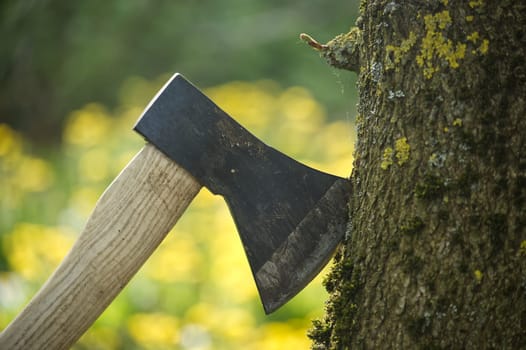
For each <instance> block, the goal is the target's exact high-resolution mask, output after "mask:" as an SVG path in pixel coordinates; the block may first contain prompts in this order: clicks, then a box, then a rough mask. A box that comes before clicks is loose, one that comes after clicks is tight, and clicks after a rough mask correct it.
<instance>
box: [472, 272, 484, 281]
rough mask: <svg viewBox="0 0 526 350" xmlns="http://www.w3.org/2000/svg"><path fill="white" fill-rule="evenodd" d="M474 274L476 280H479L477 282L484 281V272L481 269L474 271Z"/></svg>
mask: <svg viewBox="0 0 526 350" xmlns="http://www.w3.org/2000/svg"><path fill="white" fill-rule="evenodd" d="M473 276H474V277H475V280H477V283H480V282H481V281H482V277H484V274H483V273H482V271H480V270H475V271H473Z"/></svg>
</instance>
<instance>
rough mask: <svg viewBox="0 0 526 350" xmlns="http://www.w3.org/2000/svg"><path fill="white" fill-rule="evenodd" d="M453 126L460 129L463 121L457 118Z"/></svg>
mask: <svg viewBox="0 0 526 350" xmlns="http://www.w3.org/2000/svg"><path fill="white" fill-rule="evenodd" d="M453 126H458V127H460V126H462V119H460V118H457V119H455V120H453Z"/></svg>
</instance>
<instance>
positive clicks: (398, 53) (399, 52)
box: [385, 32, 416, 69]
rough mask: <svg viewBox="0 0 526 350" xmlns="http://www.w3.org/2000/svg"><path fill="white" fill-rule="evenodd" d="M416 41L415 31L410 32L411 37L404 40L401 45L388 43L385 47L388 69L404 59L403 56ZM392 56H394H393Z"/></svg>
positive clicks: (386, 66)
mask: <svg viewBox="0 0 526 350" xmlns="http://www.w3.org/2000/svg"><path fill="white" fill-rule="evenodd" d="M415 43H416V34H415V33H413V32H410V33H409V37H408V38H407V39H405V40H402V42H401V43H400V46H394V45H387V46H386V47H385V54H386V62H387V63H386V65H385V68H386V69H392V68H394V67H395V65H397V64H399V63H400V62H401V61H402V57H403V56H404V54H406V53H407V52H408V51H409V50H410V49H411V48H412V47H413V45H414V44H415ZM391 57H392V58H391Z"/></svg>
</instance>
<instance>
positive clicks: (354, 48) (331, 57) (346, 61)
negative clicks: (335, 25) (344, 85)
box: [321, 27, 362, 73]
mask: <svg viewBox="0 0 526 350" xmlns="http://www.w3.org/2000/svg"><path fill="white" fill-rule="evenodd" d="M361 44H362V32H361V30H360V29H358V28H357V27H353V28H351V30H350V31H349V33H346V34H340V35H338V36H336V37H335V38H334V39H332V40H331V41H329V42H328V43H327V44H326V45H325V46H324V49H323V50H321V54H322V56H323V57H324V58H325V60H326V61H327V63H329V64H330V65H331V66H333V67H336V68H341V69H347V70H350V71H353V72H356V73H359V72H360V51H359V49H360V46H361Z"/></svg>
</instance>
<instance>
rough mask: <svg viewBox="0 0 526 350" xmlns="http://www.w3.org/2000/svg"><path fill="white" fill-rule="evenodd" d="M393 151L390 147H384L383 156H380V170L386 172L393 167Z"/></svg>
mask: <svg viewBox="0 0 526 350" xmlns="http://www.w3.org/2000/svg"><path fill="white" fill-rule="evenodd" d="M393 153H394V151H393V149H392V148H391V147H386V148H385V149H384V154H383V156H382V163H380V168H382V169H383V170H387V169H388V168H389V167H390V166H391V165H393Z"/></svg>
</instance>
